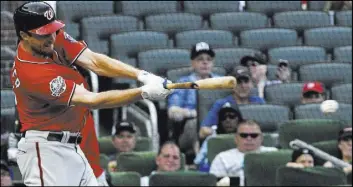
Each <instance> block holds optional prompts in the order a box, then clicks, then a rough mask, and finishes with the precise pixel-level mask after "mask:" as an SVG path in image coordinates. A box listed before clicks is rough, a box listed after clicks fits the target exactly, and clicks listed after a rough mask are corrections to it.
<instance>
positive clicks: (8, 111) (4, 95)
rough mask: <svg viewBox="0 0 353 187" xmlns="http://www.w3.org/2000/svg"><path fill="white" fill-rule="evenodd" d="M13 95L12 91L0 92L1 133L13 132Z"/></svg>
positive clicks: (14, 107) (14, 106)
mask: <svg viewBox="0 0 353 187" xmlns="http://www.w3.org/2000/svg"><path fill="white" fill-rule="evenodd" d="M15 122H16V104H15V94H14V92H13V91H12V90H1V133H5V132H15V129H16V124H15Z"/></svg>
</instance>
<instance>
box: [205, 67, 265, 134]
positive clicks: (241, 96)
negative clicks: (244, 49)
mask: <svg viewBox="0 0 353 187" xmlns="http://www.w3.org/2000/svg"><path fill="white" fill-rule="evenodd" d="M232 76H234V77H235V78H236V79H237V83H238V84H237V86H236V87H235V88H234V89H233V93H232V95H229V96H227V97H225V98H223V99H219V100H217V101H216V102H215V103H214V104H213V106H212V107H211V109H210V111H209V112H208V114H207V116H206V118H205V119H204V120H203V121H202V123H201V128H200V131H199V136H200V138H201V139H204V138H206V137H207V136H209V135H211V134H212V128H211V126H212V125H216V124H217V122H218V115H217V114H218V112H219V110H220V109H221V108H222V106H224V104H226V103H228V104H230V105H234V106H237V105H238V104H264V103H265V101H264V100H263V99H262V98H260V97H258V96H251V95H250V92H251V89H252V88H253V83H252V81H251V79H250V72H249V70H248V68H246V67H243V66H237V67H236V68H235V69H234V71H233V73H232Z"/></svg>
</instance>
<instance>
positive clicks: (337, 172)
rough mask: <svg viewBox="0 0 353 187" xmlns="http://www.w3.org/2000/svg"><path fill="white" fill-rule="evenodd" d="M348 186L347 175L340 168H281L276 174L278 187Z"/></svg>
mask: <svg viewBox="0 0 353 187" xmlns="http://www.w3.org/2000/svg"><path fill="white" fill-rule="evenodd" d="M337 184H341V185H342V184H347V177H346V175H345V173H344V172H343V171H342V170H341V169H338V168H334V169H332V168H325V167H320V166H317V167H313V168H305V169H302V168H292V167H286V166H281V167H279V168H278V169H277V172H276V185H277V186H332V185H337Z"/></svg>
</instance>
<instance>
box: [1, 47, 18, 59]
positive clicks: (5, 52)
mask: <svg viewBox="0 0 353 187" xmlns="http://www.w3.org/2000/svg"><path fill="white" fill-rule="evenodd" d="M15 56H16V53H15V51H12V49H10V48H9V47H7V46H1V60H14V59H15Z"/></svg>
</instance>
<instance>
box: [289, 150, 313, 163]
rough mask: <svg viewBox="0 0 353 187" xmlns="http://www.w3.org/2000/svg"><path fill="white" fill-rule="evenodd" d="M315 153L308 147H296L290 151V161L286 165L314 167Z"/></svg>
mask: <svg viewBox="0 0 353 187" xmlns="http://www.w3.org/2000/svg"><path fill="white" fill-rule="evenodd" d="M314 158H315V154H314V153H313V152H312V151H311V150H308V149H301V148H300V149H297V150H294V151H293V153H292V161H291V162H288V163H287V165H286V166H287V167H293V168H306V167H314V164H315V160H314Z"/></svg>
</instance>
